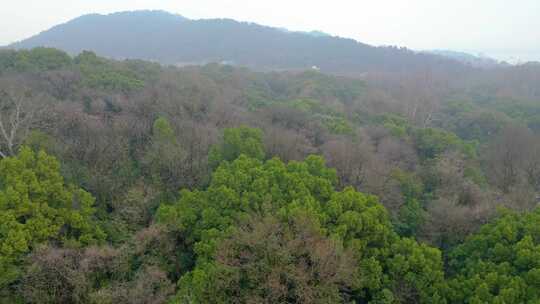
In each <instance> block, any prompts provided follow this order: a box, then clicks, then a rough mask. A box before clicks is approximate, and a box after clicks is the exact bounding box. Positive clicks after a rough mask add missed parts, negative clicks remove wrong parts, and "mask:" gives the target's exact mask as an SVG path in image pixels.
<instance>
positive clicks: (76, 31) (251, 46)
mask: <svg viewBox="0 0 540 304" xmlns="http://www.w3.org/2000/svg"><path fill="white" fill-rule="evenodd" d="M37 46H48V47H55V48H59V49H62V50H65V51H67V52H69V53H71V54H77V53H80V52H81V51H83V50H92V51H94V52H96V53H98V54H99V55H102V56H107V57H111V58H116V59H122V58H137V59H145V60H153V61H157V62H161V63H165V64H187V63H189V64H192V63H207V62H221V61H226V62H228V63H232V64H238V65H243V66H249V67H252V68H257V69H305V68H310V67H312V66H317V67H319V68H320V69H321V70H322V71H325V72H331V73H341V74H357V73H363V72H367V71H391V72H396V71H397V72H399V71H414V70H425V69H427V68H429V69H430V70H437V69H443V70H445V71H446V70H449V69H450V70H460V69H463V68H465V66H461V65H459V64H456V63H455V62H454V61H452V60H448V59H446V58H444V57H441V56H435V55H431V54H418V53H416V52H413V51H410V50H407V49H404V48H396V47H373V46H369V45H367V44H363V43H360V42H357V41H355V40H352V39H345V38H339V37H332V36H330V35H326V34H323V33H320V32H309V33H304V32H287V31H283V30H282V29H278V28H272V27H267V26H261V25H258V24H254V23H246V22H237V21H234V20H230V19H207V20H190V19H187V18H184V17H182V16H179V15H173V14H170V13H167V12H163V11H135V12H121V13H114V14H110V15H98V14H92V15H84V16H81V17H79V18H76V19H74V20H71V21H69V22H67V23H65V24H61V25H58V26H55V27H53V28H51V29H49V30H47V31H44V32H42V33H40V34H38V35H36V36H33V37H31V38H28V39H26V40H23V41H20V42H17V43H14V44H12V45H10V47H12V48H17V49H18V48H33V47H37Z"/></svg>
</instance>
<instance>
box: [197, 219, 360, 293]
mask: <svg viewBox="0 0 540 304" xmlns="http://www.w3.org/2000/svg"><path fill="white" fill-rule="evenodd" d="M317 226H318V225H317V224H315V223H312V222H311V220H309V219H307V218H302V217H301V218H296V219H293V220H292V221H291V222H289V223H283V222H280V221H279V220H278V219H276V218H274V217H271V216H267V217H264V218H260V217H253V218H250V219H248V220H247V221H246V222H245V223H242V224H240V226H239V227H238V229H237V230H236V231H235V232H234V233H233V234H232V235H231V236H230V237H228V238H226V239H224V240H223V241H222V242H220V244H219V245H218V246H219V248H218V250H217V256H216V264H215V269H216V271H217V273H215V274H213V275H212V277H211V278H210V281H209V282H207V284H209V285H210V288H208V289H207V290H206V291H205V292H204V293H203V294H202V296H203V297H202V298H200V297H199V296H198V301H205V302H219V300H220V299H224V300H225V301H224V302H229V303H284V302H289V303H290V302H292V303H342V302H347V300H348V297H349V296H348V295H347V293H346V291H350V290H352V289H354V288H355V287H356V286H355V285H357V284H358V283H359V278H358V273H356V270H355V262H354V259H353V257H352V254H351V252H350V251H347V250H344V249H343V247H342V244H340V242H339V241H334V240H330V239H328V238H326V237H325V236H324V235H323V234H322V233H321V231H320V227H317ZM214 292H217V293H218V294H215V293H214Z"/></svg>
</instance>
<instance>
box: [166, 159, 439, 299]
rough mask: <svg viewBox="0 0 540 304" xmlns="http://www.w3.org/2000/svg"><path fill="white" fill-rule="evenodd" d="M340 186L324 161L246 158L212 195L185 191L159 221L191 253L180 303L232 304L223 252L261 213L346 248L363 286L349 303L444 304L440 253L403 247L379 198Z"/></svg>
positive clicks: (222, 173) (223, 168)
mask: <svg viewBox="0 0 540 304" xmlns="http://www.w3.org/2000/svg"><path fill="white" fill-rule="evenodd" d="M335 185H336V172H335V170H333V169H329V168H327V167H326V166H325V163H324V159H322V158H321V157H319V156H310V157H308V158H307V159H306V160H305V161H303V162H296V161H292V162H290V163H288V164H284V163H283V162H281V161H280V160H279V159H276V158H274V159H272V160H268V161H266V162H262V161H260V160H258V159H254V158H249V157H247V156H245V155H241V156H240V157H239V158H237V159H236V160H235V161H233V162H223V163H222V164H221V165H220V166H219V168H217V170H216V171H215V172H214V174H213V176H212V180H211V183H210V185H209V187H208V189H206V190H204V191H200V190H196V191H188V190H183V191H182V192H181V198H180V200H179V201H178V202H176V203H174V204H171V205H168V204H164V205H162V206H161V207H160V209H159V211H158V221H159V222H161V223H164V224H166V225H167V226H168V227H169V229H171V230H172V231H176V233H178V235H179V236H182V239H183V242H184V245H183V246H184V247H185V248H191V249H190V250H191V254H190V256H191V257H192V260H191V261H189V262H187V263H186V264H185V265H184V269H190V271H188V272H187V273H183V274H181V275H182V277H181V279H180V282H179V286H180V290H179V293H178V295H177V298H176V301H177V302H178V303H187V302H190V301H193V302H194V303H202V302H206V301H212V302H216V303H227V302H231V301H232V298H231V295H230V294H227V293H223V285H221V284H222V283H223V282H226V281H227V278H230V275H231V274H230V273H228V272H227V271H228V270H231V269H228V268H227V267H225V266H226V265H228V264H227V263H225V266H224V265H223V263H220V262H219V259H218V257H219V254H220V253H222V252H223V251H222V250H220V248H223V246H224V245H223V242H227V241H226V240H227V239H230V237H231V236H234V235H236V233H237V231H238V229H239V228H238V226H239V223H241V222H243V221H244V220H245V219H246V218H249V217H252V216H253V215H254V214H255V215H269V216H274V217H276V218H277V219H278V220H279V221H281V222H282V223H293V222H294V221H295V220H296V219H298V218H302V217H305V218H309V219H310V220H311V221H312V223H313V225H315V226H316V227H320V231H321V233H322V235H323V236H324V237H325V238H328V239H331V240H334V241H336V242H338V243H343V246H344V248H345V249H346V250H348V251H350V252H351V253H352V256H353V257H354V259H355V264H356V265H357V266H356V269H355V272H356V273H359V274H360V275H361V279H360V280H359V281H358V282H357V284H353V285H346V286H345V287H346V288H343V289H342V292H343V291H345V290H348V292H346V293H342V294H340V299H341V300H345V299H351V300H357V301H359V302H366V301H369V300H370V299H372V300H373V301H375V300H374V299H379V300H380V301H382V300H381V299H388V298H389V297H391V298H393V299H396V301H399V302H402V303H407V302H408V301H409V300H410V299H414V301H416V302H418V303H436V302H437V301H438V300H439V295H438V293H437V292H436V288H435V286H438V285H439V284H443V281H442V279H443V272H442V261H441V254H440V252H439V251H438V250H437V249H434V248H429V247H427V246H425V245H419V244H417V243H416V242H414V241H411V240H409V241H406V242H408V243H403V244H402V243H399V242H402V241H401V239H400V238H399V236H398V235H397V234H396V233H395V232H394V230H393V227H392V224H391V222H390V220H389V216H388V213H387V211H386V209H385V208H384V207H383V206H382V205H381V204H380V203H379V202H378V200H377V198H376V197H375V196H371V195H366V194H363V193H360V192H357V191H355V190H354V189H352V188H346V189H345V190H343V191H341V192H337V191H336V190H335ZM403 242H405V241H403ZM395 244H402V246H396V245H395ZM409 247H412V248H411V249H410V250H407V249H404V248H409ZM238 254H241V253H238ZM397 261H399V262H397ZM402 261H403V263H408V264H407V266H404V265H403V263H402ZM424 265H427V266H424ZM296 266H298V265H296ZM224 267H225V268H224ZM233 271H236V270H234V269H233ZM250 280H251V279H249V280H248V281H250ZM428 285H429V288H426V286H428ZM241 286H243V285H241ZM242 288H244V287H242ZM246 288H248V287H246ZM248 289H249V288H248ZM242 292H247V291H246V290H243V291H242ZM210 299H211V300H210ZM341 300H340V301H341ZM333 302H335V301H333ZM338 302H339V301H338ZM375 302H376V301H375ZM375 302H374V303H375Z"/></svg>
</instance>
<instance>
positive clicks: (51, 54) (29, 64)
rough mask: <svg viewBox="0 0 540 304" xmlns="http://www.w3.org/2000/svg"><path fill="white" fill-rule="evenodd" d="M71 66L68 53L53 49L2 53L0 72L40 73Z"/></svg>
mask: <svg viewBox="0 0 540 304" xmlns="http://www.w3.org/2000/svg"><path fill="white" fill-rule="evenodd" d="M71 64H72V59H71V57H70V56H69V55H68V54H67V53H65V52H63V51H60V50H57V49H53V48H45V47H37V48H34V49H31V50H21V51H2V52H0V71H17V72H40V71H48V70H57V69H62V68H66V67H69V66H70V65H71Z"/></svg>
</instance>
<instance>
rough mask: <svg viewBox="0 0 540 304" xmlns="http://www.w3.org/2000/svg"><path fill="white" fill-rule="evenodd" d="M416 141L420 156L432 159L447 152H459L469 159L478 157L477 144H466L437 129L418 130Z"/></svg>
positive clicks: (415, 134) (416, 131)
mask: <svg viewBox="0 0 540 304" xmlns="http://www.w3.org/2000/svg"><path fill="white" fill-rule="evenodd" d="M414 139H415V142H416V149H417V150H418V154H419V155H420V157H422V158H423V159H432V158H435V157H437V156H438V155H440V154H442V153H443V152H445V151H449V150H457V151H461V152H463V153H464V154H465V155H466V156H468V157H476V150H477V145H478V144H477V142H465V141H463V140H461V139H460V138H459V137H458V136H457V135H456V134H454V133H452V132H447V131H444V130H440V129H435V128H425V129H416V130H415V131H414Z"/></svg>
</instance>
